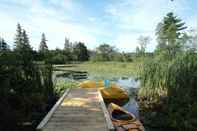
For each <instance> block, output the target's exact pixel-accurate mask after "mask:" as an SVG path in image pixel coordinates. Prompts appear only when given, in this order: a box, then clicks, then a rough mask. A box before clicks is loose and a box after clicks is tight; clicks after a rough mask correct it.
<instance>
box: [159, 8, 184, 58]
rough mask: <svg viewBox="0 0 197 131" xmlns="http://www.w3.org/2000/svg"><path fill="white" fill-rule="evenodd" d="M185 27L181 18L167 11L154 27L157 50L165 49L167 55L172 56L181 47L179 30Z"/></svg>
mask: <svg viewBox="0 0 197 131" xmlns="http://www.w3.org/2000/svg"><path fill="white" fill-rule="evenodd" d="M186 28H187V27H186V26H185V23H184V22H182V20H181V19H179V18H177V17H176V16H174V14H173V13H172V12H170V13H168V14H167V15H166V16H165V17H164V19H163V21H162V22H161V23H159V24H158V26H157V29H156V35H157V41H158V46H157V51H164V50H165V51H167V52H168V54H169V55H171V56H174V55H175V54H176V52H178V51H179V50H180V49H181V44H180V42H179V39H180V38H181V31H183V30H184V29H186Z"/></svg>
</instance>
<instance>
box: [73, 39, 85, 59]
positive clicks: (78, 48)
mask: <svg viewBox="0 0 197 131" xmlns="http://www.w3.org/2000/svg"><path fill="white" fill-rule="evenodd" d="M73 55H75V57H76V58H75V60H77V61H87V60H88V59H89V54H88V49H87V47H86V46H85V44H84V43H82V42H78V43H76V44H75V45H74V48H73Z"/></svg>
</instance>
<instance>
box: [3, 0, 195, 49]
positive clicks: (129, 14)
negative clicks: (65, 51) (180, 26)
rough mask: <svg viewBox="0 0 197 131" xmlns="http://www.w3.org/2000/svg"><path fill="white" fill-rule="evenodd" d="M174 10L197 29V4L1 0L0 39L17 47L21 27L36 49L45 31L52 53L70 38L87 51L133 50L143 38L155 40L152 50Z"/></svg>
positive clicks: (165, 0)
mask: <svg viewBox="0 0 197 131" xmlns="http://www.w3.org/2000/svg"><path fill="white" fill-rule="evenodd" d="M171 11H172V12H174V13H175V15H177V16H178V17H179V18H181V19H182V20H183V21H184V22H186V25H187V26H188V29H189V28H193V29H195V28H197V0H174V1H173V2H171V0H0V37H3V38H4V39H5V40H6V41H7V43H8V44H9V45H11V46H13V45H14V44H13V41H14V37H15V33H16V25H17V23H20V24H21V25H22V27H23V28H24V29H25V30H26V31H27V34H28V36H29V38H30V44H31V46H32V47H33V48H34V49H38V47H39V43H40V39H41V34H42V33H45V35H46V38H47V43H48V47H49V49H55V48H63V46H64V39H65V37H67V38H69V40H70V41H72V42H74V41H81V42H84V43H85V44H86V46H87V47H88V48H89V49H94V48H96V47H97V46H99V45H100V44H103V43H107V44H110V45H112V46H115V47H116V48H117V49H119V51H125V52H131V51H135V49H136V47H137V46H138V41H137V39H138V37H139V36H140V35H143V36H150V37H151V42H150V44H149V45H148V46H147V51H153V50H154V49H155V47H156V41H155V28H156V26H157V24H158V23H159V22H160V21H162V19H163V17H164V16H165V15H166V14H167V13H168V12H171Z"/></svg>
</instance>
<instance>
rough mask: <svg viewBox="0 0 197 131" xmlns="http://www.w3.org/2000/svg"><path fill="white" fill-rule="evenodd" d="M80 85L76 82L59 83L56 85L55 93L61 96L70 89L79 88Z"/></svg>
mask: <svg viewBox="0 0 197 131" xmlns="http://www.w3.org/2000/svg"><path fill="white" fill-rule="evenodd" d="M77 87H79V83H78V82H76V81H67V82H58V83H56V85H55V92H56V93H57V94H59V95H61V94H63V93H64V91H65V90H66V89H68V88H77Z"/></svg>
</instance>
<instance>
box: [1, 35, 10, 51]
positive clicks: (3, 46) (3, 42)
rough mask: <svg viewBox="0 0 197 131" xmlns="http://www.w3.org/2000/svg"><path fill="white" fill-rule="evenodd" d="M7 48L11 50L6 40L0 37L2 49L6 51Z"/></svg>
mask: <svg viewBox="0 0 197 131" xmlns="http://www.w3.org/2000/svg"><path fill="white" fill-rule="evenodd" d="M6 50H9V46H8V44H7V43H6V42H5V40H4V39H3V38H1V37H0V51H6Z"/></svg>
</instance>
